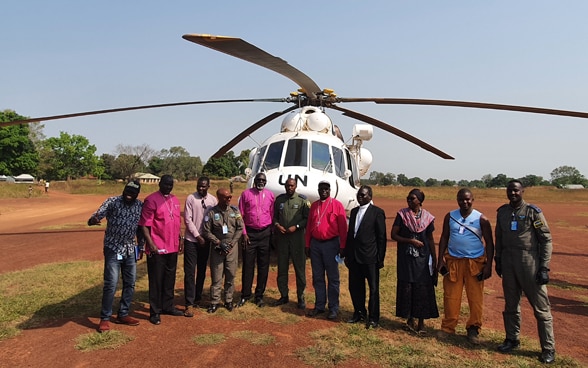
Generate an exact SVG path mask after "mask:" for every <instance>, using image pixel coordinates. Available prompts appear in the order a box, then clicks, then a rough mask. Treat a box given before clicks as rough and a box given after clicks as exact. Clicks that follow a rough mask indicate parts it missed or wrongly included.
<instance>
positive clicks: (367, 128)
mask: <svg viewBox="0 0 588 368" xmlns="http://www.w3.org/2000/svg"><path fill="white" fill-rule="evenodd" d="M352 134H353V135H352V137H353V138H354V139H360V140H361V141H369V140H370V139H372V137H373V136H374V127H373V126H371V125H369V124H355V125H354V126H353V133H352Z"/></svg>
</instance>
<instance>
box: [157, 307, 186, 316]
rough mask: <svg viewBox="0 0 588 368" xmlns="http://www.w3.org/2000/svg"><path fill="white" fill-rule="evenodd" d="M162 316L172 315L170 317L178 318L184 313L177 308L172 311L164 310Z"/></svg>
mask: <svg viewBox="0 0 588 368" xmlns="http://www.w3.org/2000/svg"><path fill="white" fill-rule="evenodd" d="M161 314H167V315H170V316H176V317H178V316H183V315H184V312H182V311H181V310H179V309H177V308H174V309H172V310H164V311H163V312H161Z"/></svg>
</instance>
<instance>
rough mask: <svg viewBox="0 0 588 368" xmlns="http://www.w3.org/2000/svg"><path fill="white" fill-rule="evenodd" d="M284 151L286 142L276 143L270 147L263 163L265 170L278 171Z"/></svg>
mask: <svg viewBox="0 0 588 368" xmlns="http://www.w3.org/2000/svg"><path fill="white" fill-rule="evenodd" d="M283 149H284V141H280V142H274V143H272V144H270V145H269V148H268V149H267V155H266V156H265V161H264V162H263V168H264V169H265V170H271V169H277V168H278V167H279V166H280V160H281V159H282V150H283Z"/></svg>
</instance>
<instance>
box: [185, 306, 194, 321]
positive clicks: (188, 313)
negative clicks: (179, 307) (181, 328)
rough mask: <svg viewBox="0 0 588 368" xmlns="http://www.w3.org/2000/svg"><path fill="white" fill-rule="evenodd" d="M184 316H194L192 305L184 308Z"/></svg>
mask: <svg viewBox="0 0 588 368" xmlns="http://www.w3.org/2000/svg"><path fill="white" fill-rule="evenodd" d="M184 317H188V318H192V317H194V307H192V306H191V305H189V306H187V307H186V309H184Z"/></svg>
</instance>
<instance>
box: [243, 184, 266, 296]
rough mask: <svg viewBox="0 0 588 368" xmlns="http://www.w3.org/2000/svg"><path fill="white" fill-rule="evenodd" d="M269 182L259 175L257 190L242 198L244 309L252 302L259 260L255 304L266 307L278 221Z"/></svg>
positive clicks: (250, 190)
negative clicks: (264, 298)
mask: <svg viewBox="0 0 588 368" xmlns="http://www.w3.org/2000/svg"><path fill="white" fill-rule="evenodd" d="M266 183H267V179H266V177H265V174H263V173H259V174H257V175H255V179H253V188H249V189H247V190H245V191H244V192H243V193H242V194H241V197H240V198H239V211H240V212H241V216H243V223H244V225H245V227H244V228H243V270H242V277H241V280H242V286H241V287H242V289H241V300H240V301H239V303H238V304H237V305H238V306H239V307H241V306H243V305H244V304H245V303H246V302H247V300H249V299H251V289H252V287H253V273H254V268H255V261H256V260H257V285H256V286H255V304H256V305H257V306H258V307H262V306H263V293H264V292H265V286H266V284H267V276H268V272H269V261H270V239H271V234H272V226H271V225H272V224H273V218H274V199H275V198H274V193H272V192H271V191H270V190H268V189H265V184H266Z"/></svg>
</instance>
